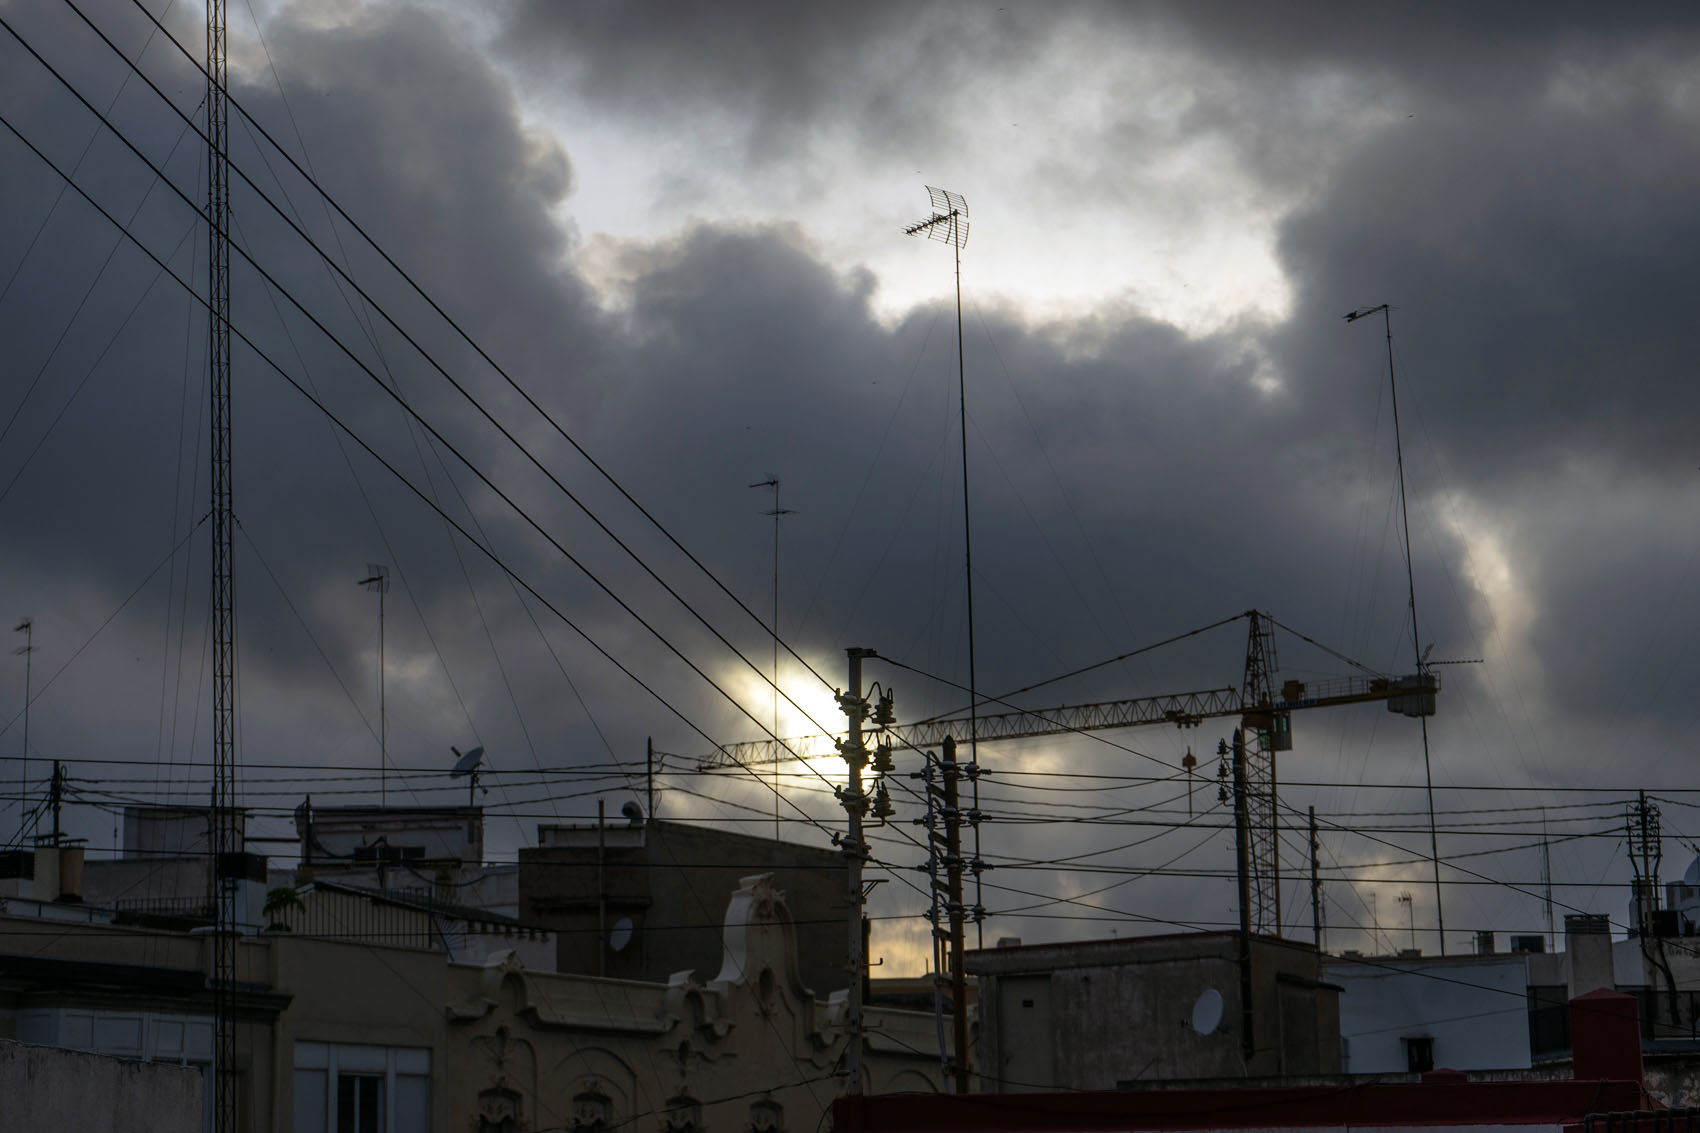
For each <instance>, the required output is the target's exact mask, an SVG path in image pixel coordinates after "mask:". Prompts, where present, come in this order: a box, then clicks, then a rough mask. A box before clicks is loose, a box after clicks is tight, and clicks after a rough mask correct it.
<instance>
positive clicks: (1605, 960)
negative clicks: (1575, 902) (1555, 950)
mask: <svg viewBox="0 0 1700 1133" xmlns="http://www.w3.org/2000/svg"><path fill="white" fill-rule="evenodd" d="M1564 951H1565V959H1566V960H1567V961H1568V964H1569V968H1570V998H1572V999H1575V998H1577V997H1578V996H1582V995H1586V994H1588V993H1589V992H1591V991H1599V990H1600V989H1601V988H1604V989H1605V990H1607V991H1611V990H1612V989H1613V986H1614V982H1615V981H1614V980H1613V979H1612V966H1611V918H1610V917H1607V916H1606V915H1605V914H1603V913H1572V914H1570V915H1569V916H1567V917H1565V918H1564Z"/></svg>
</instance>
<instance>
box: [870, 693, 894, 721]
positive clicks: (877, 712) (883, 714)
mask: <svg viewBox="0 0 1700 1133" xmlns="http://www.w3.org/2000/svg"><path fill="white" fill-rule="evenodd" d="M896 696H897V694H896V693H894V692H892V691H891V690H889V689H887V690H886V691H885V692H884V693H883V694H882V695H881V696H880V698H879V704H878V705H877V706H876V707H875V708H874V725H875V726H876V727H880V728H889V727H891V726H892V725H893V724H895V723H897V711H896V709H894V708H893V707H892V700H893V699H894V698H895V697H896Z"/></svg>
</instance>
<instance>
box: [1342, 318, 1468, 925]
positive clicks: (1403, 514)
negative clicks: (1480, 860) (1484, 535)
mask: <svg viewBox="0 0 1700 1133" xmlns="http://www.w3.org/2000/svg"><path fill="white" fill-rule="evenodd" d="M1377 314H1378V315H1380V316H1381V325H1382V329H1383V330H1384V331H1385V332H1386V336H1387V388H1388V391H1389V393H1390V394H1391V396H1392V400H1393V453H1394V459H1395V461H1396V463H1397V464H1398V467H1399V518H1400V520H1401V521H1402V522H1403V525H1404V530H1405V588H1406V594H1407V595H1408V597H1409V602H1410V609H1411V649H1412V651H1413V652H1415V653H1416V656H1417V674H1418V675H1419V676H1422V675H1424V674H1426V673H1427V672H1428V653H1427V652H1426V651H1424V649H1423V645H1422V638H1421V637H1420V636H1419V635H1418V633H1417V576H1416V564H1415V562H1414V561H1413V560H1412V559H1411V509H1410V505H1409V504H1407V503H1406V501H1405V445H1404V441H1402V440H1401V439H1400V437H1399V383H1398V380H1397V379H1396V378H1395V376H1394V373H1393V307H1392V305H1391V304H1389V303H1382V304H1381V305H1379V306H1376V307H1359V308H1358V309H1357V310H1355V311H1349V312H1347V313H1346V315H1344V316H1343V317H1344V318H1345V320H1346V321H1347V322H1349V323H1355V322H1357V321H1358V320H1359V319H1362V318H1365V317H1367V316H1369V315H1377ZM1429 648H1430V649H1432V648H1434V647H1433V646H1432V645H1430V646H1429ZM1421 719H1422V722H1423V777H1424V779H1425V781H1426V782H1427V783H1428V849H1429V860H1430V861H1431V862H1432V863H1434V919H1435V926H1436V935H1437V936H1439V937H1440V954H1441V955H1442V956H1444V955H1446V912H1445V909H1444V907H1443V906H1442V905H1441V901H1440V836H1439V834H1438V832H1437V830H1436V827H1435V821H1434V767H1433V764H1432V763H1431V762H1430V760H1429V751H1428V717H1427V716H1424V717H1422V718H1421Z"/></svg>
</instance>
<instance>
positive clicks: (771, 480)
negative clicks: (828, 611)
mask: <svg viewBox="0 0 1700 1133" xmlns="http://www.w3.org/2000/svg"><path fill="white" fill-rule="evenodd" d="M750 487H752V488H772V489H773V507H772V509H771V510H769V511H764V512H762V514H763V515H771V516H772V517H773V621H772V623H771V628H772V631H773V634H772V635H773V734H774V735H775V736H777V735H779V520H780V518H781V517H783V516H787V515H796V514H797V513H796V511H795V510H793V509H791V508H786V507H780V506H779V477H777V476H775V475H773V474H772V473H769V474H768V477H767V479H766V480H757V481H756V482H755V483H754V484H751V485H750ZM779 766H780V764H779V760H777V759H776V760H774V761H773V840H774V841H775V842H777V841H779V802H780V795H779Z"/></svg>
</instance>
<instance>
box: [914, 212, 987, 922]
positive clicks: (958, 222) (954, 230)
mask: <svg viewBox="0 0 1700 1133" xmlns="http://www.w3.org/2000/svg"><path fill="white" fill-rule="evenodd" d="M927 194H928V195H929V196H930V197H931V198H932V203H933V214H932V215H931V216H929V217H927V219H925V220H923V221H921V222H919V223H918V224H911V225H910V226H909V227H907V228H905V229H904V230H903V231H904V233H905V234H906V235H909V236H923V237H925V238H927V239H929V240H937V241H939V242H940V243H943V244H949V245H950V246H951V250H952V251H953V252H954V253H955V256H956V390H957V394H958V420H959V424H960V426H961V428H962V554H963V559H964V567H965V570H964V573H965V574H966V575H967V584H968V587H967V589H968V767H967V768H965V769H964V770H968V769H972V770H971V771H970V778H971V780H972V782H973V788H974V804H973V805H974V813H975V814H978V813H979V812H980V775H979V770H980V743H979V740H980V737H979V722H978V715H977V714H978V711H979V705H980V694H979V682H978V680H977V679H976V676H975V671H974V537H973V529H972V527H971V525H970V523H969V508H968V379H967V369H966V366H965V364H964V362H963V358H962V248H963V245H965V244H967V243H968V202H967V201H966V200H964V199H963V197H962V194H960V193H952V192H950V191H949V190H947V189H938V188H934V187H933V186H931V185H928V186H927ZM980 868H981V867H980V824H979V823H978V822H975V823H974V863H973V869H974V932H975V936H976V938H977V939H976V941H975V944H976V946H977V947H982V948H983V947H985V944H986V939H985V935H986V934H985V924H984V922H985V906H984V905H983V904H982V902H981V897H980V893H981V889H980Z"/></svg>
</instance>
